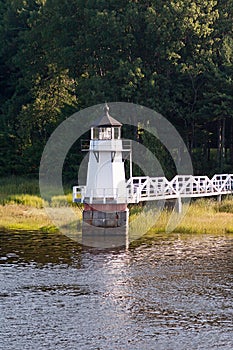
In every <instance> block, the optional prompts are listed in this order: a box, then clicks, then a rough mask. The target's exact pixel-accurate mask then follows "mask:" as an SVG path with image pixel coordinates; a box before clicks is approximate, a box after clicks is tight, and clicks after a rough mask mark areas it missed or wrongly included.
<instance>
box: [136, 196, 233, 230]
mask: <svg viewBox="0 0 233 350" xmlns="http://www.w3.org/2000/svg"><path fill="white" fill-rule="evenodd" d="M232 208H233V200H232V199H227V200H225V201H223V202H222V203H217V202H216V201H215V200H208V199H201V200H198V201H195V202H193V203H192V204H191V205H190V206H189V207H188V210H187V213H186V214H185V216H184V217H183V218H182V219H181V221H180V219H179V215H178V214H174V216H173V217H172V211H171V210H163V211H162V212H161V213H160V215H159V217H156V214H155V216H154V221H153V217H152V215H151V213H150V214H146V213H144V212H143V213H142V214H141V215H140V216H139V214H140V213H138V214H134V215H132V217H131V220H132V222H133V221H134V219H135V218H136V217H137V216H138V217H140V220H138V221H137V224H136V225H138V229H139V230H141V229H142V228H141V226H143V225H144V226H145V224H144V223H145V221H148V220H149V221H150V222H151V224H150V222H148V224H149V226H150V227H151V228H150V229H149V231H148V233H147V235H149V236H151V235H153V234H155V233H161V232H167V231H169V229H168V223H169V220H171V217H172V220H173V221H176V220H177V224H176V225H174V229H173V232H177V233H212V234H218V233H233V210H232ZM139 226H140V227H139ZM134 230H135V227H134Z"/></svg>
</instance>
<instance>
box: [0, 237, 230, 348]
mask: <svg viewBox="0 0 233 350" xmlns="http://www.w3.org/2000/svg"><path fill="white" fill-rule="evenodd" d="M232 258H233V236H232V235H221V236H211V235H203V236H201V235H175V234H172V235H171V234H170V235H157V236H156V237H155V239H154V240H153V241H150V242H147V241H143V240H140V243H138V244H135V243H134V246H132V245H130V246H129V247H128V249H126V248H124V247H121V248H117V249H114V248H113V249H108V250H100V249H95V248H90V249H89V248H87V247H82V246H81V245H79V244H78V243H75V242H74V241H72V240H70V239H69V238H67V237H66V236H63V235H59V234H49V235H47V234H38V233H33V232H25V233H15V234H13V233H9V234H8V233H1V234H0V274H1V280H0V305H1V313H0V330H1V332H0V333H1V334H2V340H1V342H0V348H1V349H4V350H10V349H12V350H13V349H14V350H15V349H17V350H25V349H28V350H29V349H30V350H34V349H35V350H36V349H46V350H47V349H51V350H52V349H53V350H54V349H56V350H63V349H68V350H69V349H70V350H74V349H85V350H90V349H93V350H94V349H95V350H97V349H104V350H105V349H109V350H110V349H111V350H112V349H117V350H118V349H132V350H134V349H140V350H141V349H159V350H160V349H161V350H164V349H185V350H187V349H193V350H194V349H195V350H196V349H203V350H209V349H211V350H212V349H224V350H225V349H226V350H232V348H233V340H232V339H233V329H232V321H233V304H232V301H233V295H232V287H233V259H232Z"/></svg>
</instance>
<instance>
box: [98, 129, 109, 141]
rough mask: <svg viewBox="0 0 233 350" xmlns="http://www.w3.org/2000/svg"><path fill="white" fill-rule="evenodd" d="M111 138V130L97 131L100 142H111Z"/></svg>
mask: <svg viewBox="0 0 233 350" xmlns="http://www.w3.org/2000/svg"><path fill="white" fill-rule="evenodd" d="M111 138H112V128H100V129H99V139H100V140H111Z"/></svg>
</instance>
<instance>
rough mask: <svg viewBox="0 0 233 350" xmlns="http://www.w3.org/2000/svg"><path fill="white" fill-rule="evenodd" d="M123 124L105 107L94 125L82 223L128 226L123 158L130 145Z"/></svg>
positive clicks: (85, 148)
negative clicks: (122, 128)
mask: <svg viewBox="0 0 233 350" xmlns="http://www.w3.org/2000/svg"><path fill="white" fill-rule="evenodd" d="M121 127H122V124H121V123H120V122H119V121H117V120H116V119H114V118H113V117H111V116H110V114H109V107H108V105H107V104H106V105H105V107H104V110H103V115H101V116H100V118H98V119H97V120H96V121H95V122H94V123H93V124H92V125H91V135H90V141H89V144H88V146H87V144H86V145H85V147H84V148H83V150H87V151H88V152H89V161H88V167H87V178H86V186H80V187H79V190H81V191H80V196H81V198H80V200H79V198H77V195H75V198H74V201H76V202H78V201H80V202H82V203H83V204H84V210H83V222H84V223H87V224H90V225H93V226H97V227H104V228H107V227H122V226H126V225H127V222H128V208H127V191H126V178H125V167H124V155H125V154H126V153H129V152H130V150H131V148H130V143H129V142H128V143H127V142H124V140H122V139H121Z"/></svg>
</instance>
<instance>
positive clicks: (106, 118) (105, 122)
mask: <svg viewBox="0 0 233 350" xmlns="http://www.w3.org/2000/svg"><path fill="white" fill-rule="evenodd" d="M92 126H93V127H101V126H103V127H106V126H122V124H121V123H120V122H118V120H116V119H114V118H113V117H111V116H110V115H109V107H108V105H107V104H106V105H105V106H104V115H102V116H101V117H100V118H98V119H97V120H95V121H94V123H93V125H92Z"/></svg>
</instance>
